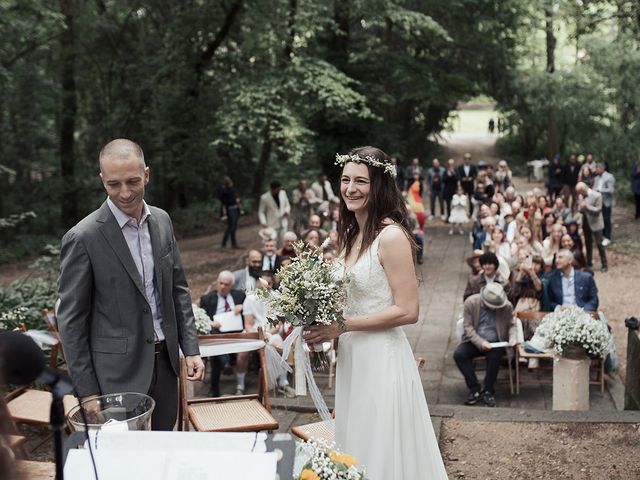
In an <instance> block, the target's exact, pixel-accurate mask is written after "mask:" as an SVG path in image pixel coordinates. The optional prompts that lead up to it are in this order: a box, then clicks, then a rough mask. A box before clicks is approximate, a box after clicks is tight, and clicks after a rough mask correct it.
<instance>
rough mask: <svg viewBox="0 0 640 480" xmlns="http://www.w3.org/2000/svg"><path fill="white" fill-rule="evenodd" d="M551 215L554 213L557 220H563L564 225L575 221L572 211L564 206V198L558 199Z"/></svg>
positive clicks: (559, 197) (558, 197)
mask: <svg viewBox="0 0 640 480" xmlns="http://www.w3.org/2000/svg"><path fill="white" fill-rule="evenodd" d="M551 213H553V214H554V215H555V216H556V217H557V218H561V219H562V223H563V224H564V225H566V224H567V223H569V222H570V221H571V220H573V216H572V215H571V209H570V208H569V207H567V206H566V205H565V204H564V198H562V197H561V196H557V197H556V201H555V203H554V205H553V209H552V210H551Z"/></svg>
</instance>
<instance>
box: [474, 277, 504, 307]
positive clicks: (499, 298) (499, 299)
mask: <svg viewBox="0 0 640 480" xmlns="http://www.w3.org/2000/svg"><path fill="white" fill-rule="evenodd" d="M480 298H481V299H482V302H483V303H484V304H485V306H486V307H487V308H490V309H492V310H496V309H498V308H502V307H504V306H505V305H506V304H507V303H508V302H509V300H507V294H506V293H504V288H502V285H500V284H499V283H498V282H489V283H487V285H485V287H484V288H483V289H482V290H480Z"/></svg>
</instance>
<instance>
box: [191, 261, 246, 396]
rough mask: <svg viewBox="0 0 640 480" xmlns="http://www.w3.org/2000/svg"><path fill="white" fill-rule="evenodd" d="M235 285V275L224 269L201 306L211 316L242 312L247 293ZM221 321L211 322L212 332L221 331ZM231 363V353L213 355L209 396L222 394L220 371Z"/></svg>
mask: <svg viewBox="0 0 640 480" xmlns="http://www.w3.org/2000/svg"><path fill="white" fill-rule="evenodd" d="M233 287H234V275H233V273H232V272H230V271H229V270H223V271H222V272H220V274H219V275H218V279H217V280H216V290H215V291H213V292H210V293H206V294H205V295H203V296H202V297H201V298H200V307H201V308H203V309H204V311H205V312H207V315H209V317H211V318H213V317H214V316H215V315H219V314H221V313H225V312H231V311H234V312H235V313H237V314H242V304H243V302H244V300H245V297H246V295H245V293H244V291H242V290H236V289H234V288H233ZM219 328H220V323H219V322H217V321H215V320H214V321H212V322H211V333H220V330H219ZM228 363H229V355H219V356H216V357H211V387H210V388H209V396H211V397H219V396H220V372H222V369H223V368H224V367H225V366H226V365H227V364H228Z"/></svg>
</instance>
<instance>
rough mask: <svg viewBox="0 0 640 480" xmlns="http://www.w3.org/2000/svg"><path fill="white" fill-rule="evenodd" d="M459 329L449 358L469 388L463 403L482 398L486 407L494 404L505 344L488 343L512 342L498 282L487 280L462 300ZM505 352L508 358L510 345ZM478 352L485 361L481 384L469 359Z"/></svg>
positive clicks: (510, 316)
mask: <svg viewBox="0 0 640 480" xmlns="http://www.w3.org/2000/svg"><path fill="white" fill-rule="evenodd" d="M463 330H464V333H463V334H462V342H461V343H460V345H458V347H457V348H456V350H455V351H454V352H453V359H454V360H455V362H456V365H457V366H458V368H459V369H460V372H461V373H462V375H463V376H464V380H465V383H466V384H467V388H468V389H469V394H468V396H467V399H466V400H465V402H464V403H465V405H474V404H476V403H477V402H478V401H479V400H481V399H482V400H483V401H484V403H485V404H486V405H487V406H488V407H495V406H496V400H495V397H494V394H495V391H494V384H495V382H496V378H497V377H498V370H499V369H500V359H501V358H502V355H503V354H504V353H505V348H504V347H497V348H492V345H491V344H492V343H495V342H507V343H508V344H509V346H510V347H513V346H514V345H515V344H516V324H515V321H514V318H513V307H512V306H511V303H509V300H508V299H507V294H506V293H505V291H504V289H503V288H502V285H500V284H499V283H496V282H491V283H489V284H487V285H486V286H485V287H484V288H483V289H482V290H481V291H480V293H478V294H475V295H471V296H470V297H469V298H467V299H466V300H465V302H464V320H463ZM506 353H507V356H508V357H509V361H511V357H512V356H513V351H512V349H511V348H507V349H506ZM482 355H484V357H485V358H486V362H487V369H486V374H485V378H484V388H482V386H481V385H480V382H479V381H478V377H477V376H476V373H475V371H474V368H473V362H472V360H473V358H475V357H479V356H482Z"/></svg>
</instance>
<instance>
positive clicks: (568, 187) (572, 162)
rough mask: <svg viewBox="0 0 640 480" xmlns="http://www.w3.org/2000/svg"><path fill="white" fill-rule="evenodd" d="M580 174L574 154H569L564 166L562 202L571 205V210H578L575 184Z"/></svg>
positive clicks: (574, 211)
mask: <svg viewBox="0 0 640 480" xmlns="http://www.w3.org/2000/svg"><path fill="white" fill-rule="evenodd" d="M579 176H580V165H578V161H577V159H576V156H575V155H570V156H569V160H568V161H567V164H566V165H565V166H564V185H565V187H564V203H565V204H566V205H567V207H569V206H570V207H571V211H572V212H573V213H576V212H577V211H578V194H577V193H576V184H577V183H578V177H579Z"/></svg>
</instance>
